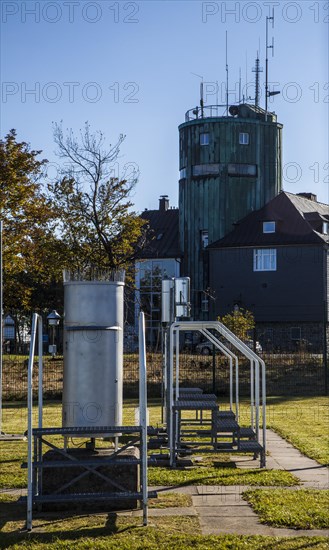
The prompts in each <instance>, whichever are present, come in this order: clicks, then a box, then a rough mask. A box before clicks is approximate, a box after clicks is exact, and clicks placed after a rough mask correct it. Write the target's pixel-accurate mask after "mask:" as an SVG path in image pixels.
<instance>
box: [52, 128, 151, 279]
mask: <svg viewBox="0 0 329 550" xmlns="http://www.w3.org/2000/svg"><path fill="white" fill-rule="evenodd" d="M54 139H55V143H56V145H57V155H58V157H59V158H60V159H61V160H62V161H63V167H62V169H61V177H60V179H59V181H57V182H55V183H54V184H50V185H49V191H50V197H51V201H52V204H53V206H54V207H55V209H56V211H57V219H58V230H59V231H60V234H61V238H62V240H63V242H64V244H65V246H66V248H67V250H68V251H69V254H70V265H71V268H73V269H83V268H84V267H86V266H88V267H89V266H91V267H97V268H110V269H121V268H126V267H128V266H129V265H131V263H132V262H133V260H134V259H135V257H136V253H137V251H138V250H139V249H140V247H141V246H143V242H144V238H145V235H144V230H143V226H144V224H145V222H144V221H143V220H142V219H141V218H140V217H139V216H138V215H137V214H136V213H135V212H133V211H131V208H132V206H133V204H132V202H131V201H130V200H129V197H130V194H131V191H132V190H133V188H134V186H135V184H136V181H137V176H138V173H137V172H136V171H135V172H134V173H133V174H131V176H130V178H129V179H125V177H124V176H123V177H121V178H120V177H119V175H118V174H114V173H113V171H114V164H115V163H116V161H117V158H118V155H119V152H120V147H121V145H122V143H123V141H124V136H122V135H121V136H120V137H119V139H118V141H117V142H116V144H115V145H113V146H112V145H110V146H109V147H108V148H105V145H104V144H105V137H104V134H103V133H102V132H96V133H92V132H91V130H90V126H89V124H88V123H86V124H85V126H84V129H83V130H82V131H81V132H80V136H79V138H77V137H76V136H75V135H74V133H73V131H72V130H68V131H67V132H66V133H65V132H64V131H63V128H62V125H61V124H55V126H54Z"/></svg>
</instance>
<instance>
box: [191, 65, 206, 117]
mask: <svg viewBox="0 0 329 550" xmlns="http://www.w3.org/2000/svg"><path fill="white" fill-rule="evenodd" d="M191 74H193V75H194V76H197V77H198V78H201V82H200V109H201V118H203V114H204V110H203V108H204V102H203V76H201V75H200V74H197V73H191ZM193 112H194V113H195V114H196V115H197V113H198V107H197V108H196V109H194V111H193Z"/></svg>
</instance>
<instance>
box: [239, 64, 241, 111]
mask: <svg viewBox="0 0 329 550" xmlns="http://www.w3.org/2000/svg"><path fill="white" fill-rule="evenodd" d="M240 103H241V67H239V104H240Z"/></svg>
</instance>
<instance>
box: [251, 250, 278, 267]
mask: <svg viewBox="0 0 329 550" xmlns="http://www.w3.org/2000/svg"><path fill="white" fill-rule="evenodd" d="M254 271H276V249H275V248H256V249H254Z"/></svg>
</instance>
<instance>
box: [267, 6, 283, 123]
mask: <svg viewBox="0 0 329 550" xmlns="http://www.w3.org/2000/svg"><path fill="white" fill-rule="evenodd" d="M269 21H271V22H272V29H274V8H273V11H272V16H271V17H269V16H266V49H265V52H266V59H265V120H267V99H268V98H269V97H270V96H273V95H277V94H279V93H280V92H279V91H273V92H269V91H268V50H272V57H273V56H274V37H272V44H270V45H269V43H268V22H269Z"/></svg>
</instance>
